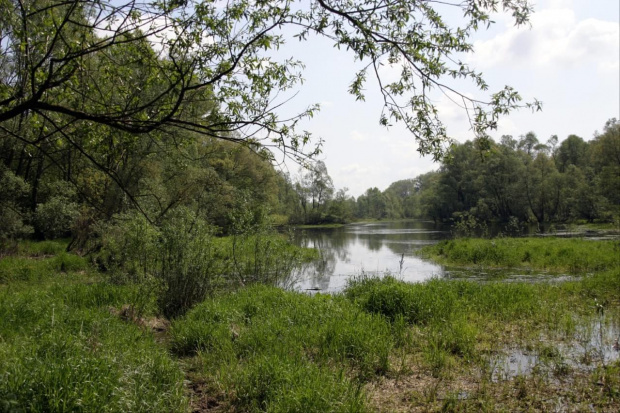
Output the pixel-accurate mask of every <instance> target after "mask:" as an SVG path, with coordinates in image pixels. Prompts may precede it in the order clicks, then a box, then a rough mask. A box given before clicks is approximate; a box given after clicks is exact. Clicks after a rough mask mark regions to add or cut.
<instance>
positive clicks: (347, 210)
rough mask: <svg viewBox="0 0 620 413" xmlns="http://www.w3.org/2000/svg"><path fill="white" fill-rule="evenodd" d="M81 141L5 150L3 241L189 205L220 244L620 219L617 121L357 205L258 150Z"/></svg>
mask: <svg viewBox="0 0 620 413" xmlns="http://www.w3.org/2000/svg"><path fill="white" fill-rule="evenodd" d="M72 140H75V141H79V142H80V143H79V145H70V144H68V143H67V141H66V140H64V139H58V140H54V139H48V140H47V141H46V144H45V145H42V146H40V147H33V146H31V145H29V144H24V143H23V142H22V141H20V140H18V139H11V138H10V137H8V136H6V135H5V136H4V137H3V138H2V139H1V140H0V159H1V162H0V237H1V238H3V239H5V240H6V239H9V238H19V237H35V238H57V237H64V236H69V235H73V236H74V238H78V239H79V238H84V237H88V236H89V234H91V233H92V232H93V228H95V227H96V225H97V223H98V222H101V221H108V220H110V219H111V218H112V217H115V216H118V215H119V214H123V213H126V212H128V211H137V212H138V213H139V214H141V215H144V216H145V217H146V218H147V220H149V221H150V222H152V223H155V224H156V223H158V222H161V221H162V220H164V219H165V217H166V216H167V215H169V214H170V213H171V212H172V211H174V210H175V209H177V208H179V207H183V208H187V209H189V210H191V211H192V213H193V214H194V215H195V216H196V217H199V218H200V219H202V220H203V221H205V222H208V223H209V224H210V225H212V226H213V228H215V229H216V232H218V233H220V234H229V233H231V232H233V231H235V228H236V226H237V227H238V225H239V221H240V220H242V221H243V225H244V226H245V227H251V226H253V225H258V224H264V223H266V222H267V223H269V224H287V223H290V224H302V223H304V224H324V223H345V222H350V221H352V220H356V219H401V218H422V219H432V220H435V221H437V222H452V223H455V224H456V223H461V224H463V223H468V224H472V225H474V224H475V222H505V223H508V222H510V223H513V224H520V223H539V224H544V223H548V222H571V221H577V220H587V221H589V222H592V221H611V220H614V219H617V217H618V215H619V214H620V122H618V120H616V119H611V120H609V121H608V122H607V123H606V124H605V126H604V129H603V132H602V133H600V134H596V136H595V137H594V139H592V140H591V141H585V140H584V139H582V138H581V137H578V136H575V135H570V136H569V137H568V138H566V139H565V140H563V141H562V142H559V141H558V139H557V137H556V136H553V137H551V138H550V139H548V140H547V141H546V142H544V143H542V142H540V141H539V139H538V138H537V136H536V135H535V134H534V133H533V132H530V133H528V134H526V135H525V136H522V137H520V138H519V139H514V138H513V137H512V136H502V138H501V139H500V141H499V142H494V141H491V142H490V144H489V147H486V148H481V147H479V146H478V145H477V144H476V143H475V142H466V143H464V144H457V145H454V146H453V147H452V148H451V150H450V151H449V153H448V156H447V157H446V158H445V160H444V161H443V162H442V164H441V166H440V168H439V169H438V170H437V171H434V172H429V173H427V174H424V175H420V176H417V177H415V178H413V179H405V180H401V181H397V182H394V183H392V184H391V185H390V186H389V187H388V188H387V189H386V190H385V191H380V190H379V189H377V188H369V189H368V190H366V192H365V193H364V194H363V195H361V196H359V197H357V198H355V197H352V196H350V195H348V194H347V189H346V188H343V189H339V190H336V189H335V187H334V184H333V181H332V178H331V177H330V176H329V173H328V171H327V167H326V165H325V163H323V162H322V161H318V162H315V163H313V164H312V166H310V167H309V168H307V169H300V171H299V172H298V173H297V174H295V175H294V176H291V174H290V173H284V172H282V171H278V170H276V168H274V167H273V165H272V164H271V163H270V162H269V160H268V158H266V157H265V156H262V155H261V154H260V153H258V152H257V151H256V150H255V149H256V148H253V147H252V146H251V145H239V144H235V143H231V142H226V141H222V140H217V139H211V138H208V137H204V136H199V135H192V134H189V133H188V134H187V135H185V136H179V135H165V134H163V133H152V134H148V135H138V136H136V135H131V134H126V133H123V132H119V131H117V130H113V129H106V128H104V127H98V128H97V131H93V130H80V131H74V132H73V134H72ZM84 146H89V153H90V154H92V155H88V154H86V153H84V152H83V151H82V150H81V148H82V147H84ZM239 217H243V218H242V219H241V218H239Z"/></svg>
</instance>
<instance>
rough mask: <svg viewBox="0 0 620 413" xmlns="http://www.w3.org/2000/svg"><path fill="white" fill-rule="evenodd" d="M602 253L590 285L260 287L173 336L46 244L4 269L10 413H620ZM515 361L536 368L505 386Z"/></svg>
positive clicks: (2, 352) (615, 306) (230, 295)
mask: <svg viewBox="0 0 620 413" xmlns="http://www.w3.org/2000/svg"><path fill="white" fill-rule="evenodd" d="M473 241H474V240H467V242H468V243H471V242H473ZM497 241H500V240H496V242H497ZM502 241H503V240H502ZM526 241H527V240H523V241H519V240H516V242H522V243H524V245H527V246H529V247H531V245H530V244H529V243H528V242H526ZM535 241H536V242H538V241H540V242H542V243H545V242H548V244H536V245H538V246H539V247H540V248H542V247H545V248H547V247H548V248H547V249H549V250H550V251H556V250H557V251H560V250H561V249H562V248H565V249H569V248H573V243H572V241H573V240H563V241H571V242H566V243H565V245H564V246H559V245H556V243H558V242H560V243H561V241H562V240H553V239H541V240H535ZM487 242H489V243H490V242H491V241H487ZM446 245H447V244H446ZM468 245H471V244H468ZM496 245H497V244H496ZM510 245H515V244H510ZM541 245H542V247H541ZM587 245H590V246H595V245H598V244H594V243H589V244H583V245H581V244H580V246H579V247H574V248H586V246H587ZM610 245H611V248H613V243H612V244H610ZM597 248H599V247H596V248H593V249H592V251H591V254H592V255H593V256H594V257H595V258H593V259H592V261H588V265H589V266H590V267H592V268H595V270H592V271H593V272H594V274H592V275H588V276H585V277H582V278H580V279H579V280H577V281H571V282H564V283H554V284H546V283H545V284H530V283H499V282H494V283H474V282H468V281H449V280H440V279H434V280H430V281H428V282H425V283H419V284H407V283H404V282H401V281H398V280H397V279H395V278H392V277H385V278H383V279H376V278H364V277H361V278H359V279H357V280H354V281H352V282H351V283H350V285H349V286H348V288H347V289H346V290H345V291H344V292H343V293H342V294H339V295H314V296H311V295H307V294H301V293H295V292H289V291H283V290H281V289H278V288H275V287H269V286H265V285H259V284H255V285H251V286H247V287H244V288H241V289H237V290H234V291H228V292H220V293H218V294H216V295H211V296H209V297H208V298H207V299H206V300H205V301H203V302H202V303H200V304H198V305H196V306H195V307H194V308H193V309H192V310H190V311H189V312H188V313H187V314H185V315H183V316H180V317H178V318H176V319H174V320H172V321H171V322H170V324H169V323H168V322H167V321H166V320H162V319H157V318H154V316H155V315H156V313H155V311H156V308H157V307H156V305H155V303H151V305H150V306H148V305H147V306H146V307H145V308H146V310H145V313H144V314H143V316H142V317H135V316H134V315H132V314H131V312H130V311H126V310H128V307H127V304H128V303H130V302H132V300H134V299H135V297H136V292H137V291H138V292H139V286H136V285H112V284H110V283H108V282H106V281H105V278H104V277H103V275H102V274H98V273H96V272H95V271H94V270H92V269H91V268H90V267H89V266H88V265H87V264H86V262H85V261H84V260H83V259H82V258H80V257H76V256H73V255H71V254H66V253H64V252H63V249H61V248H56V249H54V248H53V246H49V245H48V246H47V247H43V246H39V245H37V244H33V245H32V246H30V247H24V248H23V249H22V250H20V253H19V254H18V255H16V256H11V257H5V258H3V259H2V260H0V266H2V265H4V267H2V268H4V270H3V271H4V272H3V273H2V274H4V278H3V279H2V280H3V281H2V282H1V283H0V412H4V411H51V412H61V411H67V412H68V411H110V412H123V411H144V412H151V411H162V412H164V411H165V412H187V411H193V412H194V411H236V412H265V411H268V412H364V411H369V412H371V411H372V412H374V411H384V412H393V411H489V412H490V411H498V410H499V411H515V410H517V411H524V410H525V411H549V410H553V409H557V407H558V406H563V408H565V409H566V410H571V411H573V410H574V411H580V410H592V409H594V410H596V411H618V409H620V378H619V377H620V362H619V361H618V360H615V361H613V360H605V359H603V360H602V361H601V359H599V358H597V357H598V356H597V354H598V348H596V347H592V345H591V343H592V337H597V336H598V335H599V333H600V332H601V331H603V329H608V328H612V327H613V326H618V330H617V331H618V333H619V334H620V302H619V299H618V297H620V266H619V265H618V264H617V261H614V260H611V261H609V260H608V258H606V257H605V254H606V253H607V252H608V251H609V250H607V249H605V248H609V246H603V247H601V248H602V252H600V251H599V252H597V251H598V249H597ZM37 249H47V250H46V252H44V253H39V252H35V250H37ZM534 249H535V248H534ZM579 251H582V250H579ZM612 251H613V249H612ZM541 255H543V256H545V254H544V251H543V253H542V254H541ZM552 255H553V254H552ZM555 255H558V254H555ZM596 257H598V258H596ZM533 260H534V261H533V262H538V261H536V258H534V259H533ZM63 262H64V263H65V264H64V267H63V264H62V263H63ZM542 262H543V263H545V264H544V265H547V266H548V265H549V264H548V262H547V261H542ZM67 263H71V264H72V265H68V264H67ZM469 264H471V263H469ZM469 264H468V265H469ZM476 264H477V263H476ZM499 265H503V264H499ZM562 265H563V264H562ZM590 267H588V268H590ZM8 268H12V270H10V269H8ZM24 268H26V269H24ZM545 268H548V267H545ZM15 274H17V275H15ZM168 324H169V325H170V326H169V327H166V326H167V325H168ZM155 325H157V326H159V327H158V328H156V329H154V328H153V326H155ZM599 330H600V331H599ZM605 331H607V330H605ZM610 331H616V330H610ZM619 339H620V337H619ZM566 349H573V350H574V351H576V354H572V353H567V352H566ZM575 349H576V350H575ZM513 351H520V352H526V353H527V354H529V355H530V356H531V357H532V358H535V360H536V363H535V366H534V368H533V369H531V371H528V372H526V373H524V374H508V372H504V371H503V370H502V363H503V360H506V359H507V358H508V357H510V354H511V352H513ZM569 384H570V385H569Z"/></svg>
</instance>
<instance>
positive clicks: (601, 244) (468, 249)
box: [420, 238, 620, 273]
mask: <svg viewBox="0 0 620 413" xmlns="http://www.w3.org/2000/svg"><path fill="white" fill-rule="evenodd" d="M420 253H421V254H422V255H423V256H425V257H427V258H431V259H433V260H436V261H438V262H440V263H445V264H453V265H482V266H489V267H529V268H535V269H542V270H551V271H568V272H571V273H580V272H595V271H603V270H606V269H611V268H614V267H618V266H620V241H591V240H587V239H580V238H498V239H493V240H489V239H475V238H468V239H455V240H449V241H442V242H440V243H438V244H435V245H431V246H426V247H424V248H422V250H421V251H420Z"/></svg>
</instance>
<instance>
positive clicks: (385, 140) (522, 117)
mask: <svg viewBox="0 0 620 413" xmlns="http://www.w3.org/2000/svg"><path fill="white" fill-rule="evenodd" d="M619 15H620V3H619V2H618V0H538V1H536V2H535V4H534V14H533V15H532V17H531V20H530V21H531V27H527V26H525V27H523V26H522V27H515V26H514V23H513V21H512V20H511V19H510V16H507V15H503V14H497V15H493V16H492V18H493V20H494V21H495V22H496V24H495V25H493V26H492V27H491V29H490V30H488V31H481V32H478V33H477V34H476V36H475V37H474V38H473V39H472V40H473V43H474V53H473V54H469V55H467V56H464V57H462V59H464V60H465V61H466V62H468V63H469V64H470V65H471V66H472V67H473V68H474V69H476V70H478V71H482V72H483V73H484V75H485V79H486V81H487V83H488V84H489V90H490V91H498V90H500V89H502V88H503V87H504V85H510V86H512V87H514V88H515V89H516V90H517V91H518V92H519V93H520V94H521V96H522V97H523V100H524V101H532V100H533V99H534V98H536V99H538V100H540V101H542V102H543V111H542V112H535V113H532V111H530V110H527V109H522V110H520V111H519V112H515V113H513V114H510V115H509V116H507V117H504V118H502V119H501V120H500V122H499V126H498V130H497V131H492V132H491V136H492V137H494V138H496V139H497V140H499V138H500V137H501V136H502V135H512V136H514V137H515V138H518V137H519V136H521V135H525V134H526V133H528V132H530V131H533V132H534V133H535V134H536V135H537V137H538V139H539V141H541V142H545V141H546V140H547V139H548V138H549V137H550V136H552V135H557V136H558V138H559V140H560V141H562V140H563V139H565V138H566V137H567V136H568V135H570V134H575V135H578V136H581V137H582V138H584V139H585V140H590V139H592V138H593V137H594V134H595V132H596V131H602V129H603V126H604V125H605V122H606V121H607V120H608V119H610V118H613V117H615V118H620V84H619V78H620V66H619V60H620V44H619V42H620V41H619V39H620V23H619ZM456 18H458V17H456V16H450V19H451V20H452V19H456ZM279 53H282V55H289V56H288V57H291V56H294V57H295V58H296V59H299V60H302V61H303V62H304V63H305V65H306V68H305V70H304V72H303V74H304V79H305V80H304V83H303V85H302V86H301V87H300V88H299V89H298V90H297V91H296V92H297V94H296V95H295V97H294V99H292V101H290V102H289V103H287V106H286V111H290V112H291V113H293V112H295V111H296V110H301V109H303V108H305V107H307V106H308V105H311V104H313V103H320V104H321V111H320V112H319V113H318V114H316V115H315V116H314V117H313V118H312V119H310V120H308V121H304V123H302V124H301V125H300V126H301V127H302V128H303V129H306V130H308V131H309V132H311V133H312V134H313V135H314V136H315V138H318V137H320V138H322V139H323V141H324V143H323V147H322V153H321V154H320V155H319V156H318V157H317V159H319V160H322V161H324V162H325V164H326V166H327V170H328V172H329V174H330V176H331V177H332V179H333V182H334V185H335V187H336V189H340V188H344V187H346V188H348V189H349V191H348V194H349V195H353V196H355V197H357V196H359V195H361V194H362V193H364V192H365V191H366V189H367V188H370V187H378V188H379V189H380V190H384V189H386V188H387V187H388V186H389V185H390V184H391V183H392V182H395V181H398V180H401V179H410V178H414V177H415V176H417V175H420V174H423V173H426V172H429V171H431V170H436V169H437V168H438V167H439V165H438V164H437V163H434V162H433V161H432V159H431V158H430V157H421V156H420V155H419V153H418V152H417V150H416V149H417V145H416V142H415V139H414V137H413V136H412V135H411V134H410V133H409V132H408V131H407V130H405V128H404V127H403V126H401V125H398V124H396V125H394V126H392V127H390V128H389V129H386V128H385V127H383V126H380V125H379V117H380V114H381V109H382V104H381V102H382V101H381V99H380V95H379V94H378V90H376V89H375V88H374V85H373V84H371V83H369V84H368V86H367V90H366V100H365V101H364V102H357V101H355V98H354V97H353V96H351V95H350V94H348V92H347V90H348V86H349V84H350V82H351V80H352V79H353V75H354V73H355V71H356V69H359V67H360V64H359V62H357V63H355V62H354V61H353V59H352V55H350V54H348V53H346V52H344V51H338V50H337V49H334V48H333V46H332V45H331V44H330V43H329V42H328V41H326V40H321V39H316V38H315V39H312V40H311V41H308V42H303V43H299V42H297V41H296V40H292V41H289V42H288V43H287V44H286V45H285V46H284V47H282V48H281V50H280V51H279ZM386 70H389V69H386ZM385 75H386V76H390V75H391V74H390V73H389V72H386V73H385ZM460 91H461V92H464V93H467V94H469V93H472V96H477V97H484V95H480V94H479V92H478V93H476V95H474V93H475V92H476V91H475V89H474V88H473V87H469V86H467V85H465V84H464V86H462V87H461V88H460ZM436 104H437V106H438V108H439V111H440V116H441V117H442V121H443V122H444V124H445V125H446V126H447V129H448V135H449V136H451V137H452V138H454V139H455V140H457V141H459V142H465V141H467V140H471V139H473V134H472V133H471V131H470V130H469V126H468V122H467V117H466V114H465V113H464V112H463V111H462V110H461V109H459V108H457V107H455V106H454V105H453V104H452V103H451V102H450V101H449V100H448V99H447V98H445V97H444V98H438V99H437V100H436ZM298 169H299V167H298V166H297V165H295V164H293V163H288V164H287V165H286V167H285V170H288V172H290V173H291V175H292V176H293V178H294V177H295V176H296V175H297V174H298Z"/></svg>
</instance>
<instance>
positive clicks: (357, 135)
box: [349, 130, 368, 142]
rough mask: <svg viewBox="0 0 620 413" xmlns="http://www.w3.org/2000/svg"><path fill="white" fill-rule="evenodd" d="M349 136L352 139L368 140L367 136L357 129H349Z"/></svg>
mask: <svg viewBox="0 0 620 413" xmlns="http://www.w3.org/2000/svg"><path fill="white" fill-rule="evenodd" d="M349 136H350V137H351V139H352V140H354V141H361V142H363V141H366V140H368V136H366V135H364V134H363V133H361V132H359V131H357V130H353V131H351V133H350V134H349Z"/></svg>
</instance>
